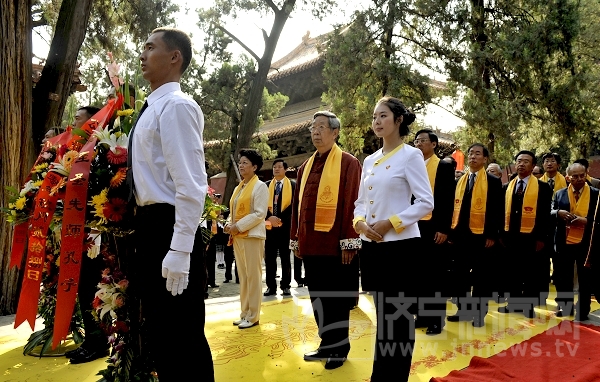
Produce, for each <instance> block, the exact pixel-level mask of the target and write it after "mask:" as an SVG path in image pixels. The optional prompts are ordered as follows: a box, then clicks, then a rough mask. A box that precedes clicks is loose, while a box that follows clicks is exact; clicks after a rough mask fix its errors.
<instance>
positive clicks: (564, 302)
mask: <svg viewBox="0 0 600 382" xmlns="http://www.w3.org/2000/svg"><path fill="white" fill-rule="evenodd" d="M587 251H588V244H587V243H585V244H570V245H563V246H560V247H559V248H558V251H557V253H556V255H555V256H554V286H555V287H556V299H555V301H556V303H557V304H558V306H559V307H560V308H562V309H564V310H565V311H567V312H569V311H571V310H572V309H573V301H574V292H573V277H574V268H573V264H576V265H577V278H578V280H579V299H578V301H577V306H575V309H576V318H578V319H579V318H585V317H586V316H587V315H588V314H589V313H590V309H591V299H592V294H594V295H595V296H596V298H599V297H600V278H599V277H600V271H599V270H598V266H596V268H594V267H592V268H586V267H585V266H584V264H585V259H586V257H587Z"/></svg>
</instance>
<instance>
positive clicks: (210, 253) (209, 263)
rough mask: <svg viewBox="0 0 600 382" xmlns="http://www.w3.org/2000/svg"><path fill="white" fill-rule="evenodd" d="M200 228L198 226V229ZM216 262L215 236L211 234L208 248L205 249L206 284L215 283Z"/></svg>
mask: <svg viewBox="0 0 600 382" xmlns="http://www.w3.org/2000/svg"><path fill="white" fill-rule="evenodd" d="M199 229H200V228H198V230H199ZM216 262H217V243H216V240H215V237H214V236H213V237H212V238H211V240H210V242H209V244H208V248H207V249H206V274H207V282H206V283H207V284H208V285H215V284H216V282H215V267H216Z"/></svg>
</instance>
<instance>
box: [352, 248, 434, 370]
mask: <svg viewBox="0 0 600 382" xmlns="http://www.w3.org/2000/svg"><path fill="white" fill-rule="evenodd" d="M420 243H421V239H420V238H412V239H406V240H398V241H391V242H383V243H375V242H366V241H363V247H362V252H361V253H362V254H363V257H368V258H369V262H368V263H369V264H377V265H376V266H375V267H372V268H371V267H370V268H367V269H363V270H362V272H363V273H370V272H376V275H377V277H374V278H373V279H372V280H373V281H374V285H373V286H374V287H375V294H374V302H375V309H376V312H377V339H376V341H375V358H374V360H373V372H372V374H371V381H372V382H379V381H389V380H390V378H391V377H390V376H393V380H394V381H408V377H409V374H410V365H411V362H412V355H413V349H414V344H415V321H414V315H415V314H416V313H417V311H418V303H417V296H418V293H420V292H419V287H420V285H422V280H421V277H420V274H421V272H420V271H419V269H422V267H423V263H422V262H421V259H422V258H421V257H420V255H419V254H420V253H421V251H422V249H421V248H420Z"/></svg>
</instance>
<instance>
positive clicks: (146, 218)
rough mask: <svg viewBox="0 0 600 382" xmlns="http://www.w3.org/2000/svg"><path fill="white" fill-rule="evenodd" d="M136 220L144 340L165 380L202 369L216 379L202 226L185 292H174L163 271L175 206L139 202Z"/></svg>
mask: <svg viewBox="0 0 600 382" xmlns="http://www.w3.org/2000/svg"><path fill="white" fill-rule="evenodd" d="M135 220H136V230H135V244H136V252H135V255H134V257H133V264H135V273H134V275H133V276H134V277H133V279H132V284H133V286H135V290H136V291H137V293H138V294H139V296H140V300H141V309H142V318H143V325H142V332H141V335H142V343H143V344H145V345H144V346H145V347H147V350H148V352H147V353H148V354H149V356H150V358H151V359H152V360H153V361H154V364H155V366H156V371H157V373H158V377H159V378H160V381H161V382H171V381H186V380H189V378H190V376H192V375H198V373H200V374H201V375H202V380H203V381H205V380H206V381H214V371H213V362H212V356H211V353H210V348H209V346H208V341H207V340H206V336H205V335H204V321H205V317H204V314H205V313H204V312H205V308H204V287H205V283H206V270H205V266H204V244H203V243H202V237H201V232H200V229H198V231H197V233H196V238H195V241H194V248H193V250H192V253H191V255H190V256H191V259H190V276H189V284H188V287H187V289H185V290H184V291H183V294H181V295H177V296H173V295H172V294H171V292H169V291H167V289H166V279H165V278H163V277H162V261H163V259H164V257H165V255H166V254H167V252H168V251H169V247H170V245H171V238H172V236H173V225H174V224H175V207H173V206H171V205H169V204H154V205H150V206H145V207H138V208H137V212H136V219H135ZM130 285H131V284H130ZM143 351H144V352H145V353H146V350H143Z"/></svg>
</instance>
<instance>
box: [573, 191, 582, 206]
mask: <svg viewBox="0 0 600 382" xmlns="http://www.w3.org/2000/svg"><path fill="white" fill-rule="evenodd" d="M573 194H574V196H575V203H577V202H578V201H579V195H580V194H579V191H573Z"/></svg>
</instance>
